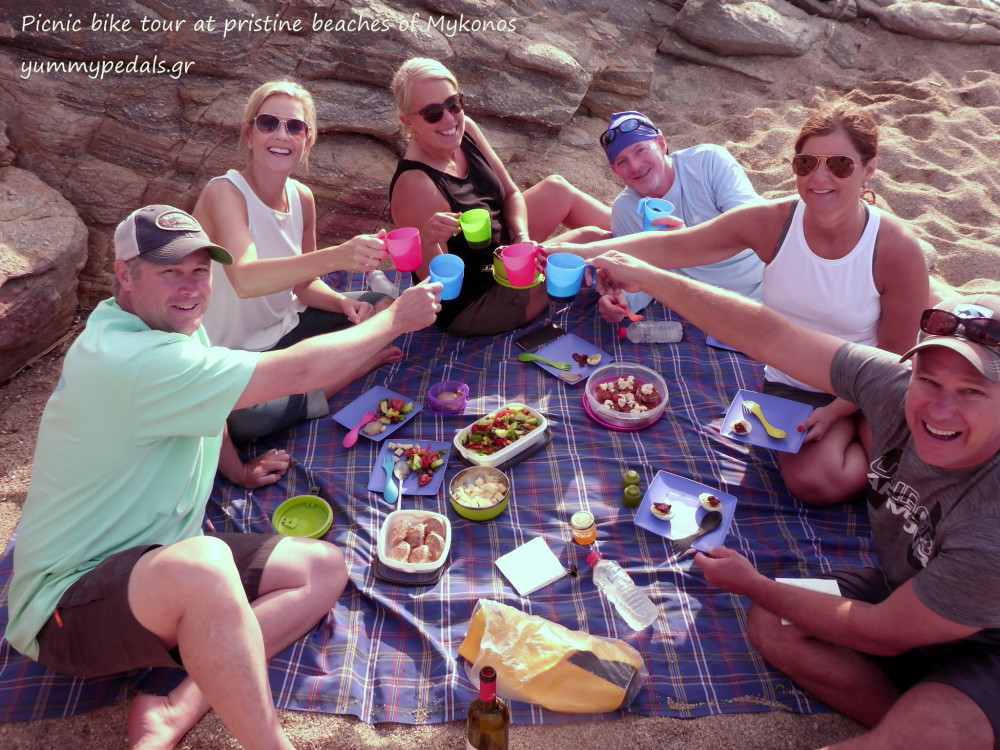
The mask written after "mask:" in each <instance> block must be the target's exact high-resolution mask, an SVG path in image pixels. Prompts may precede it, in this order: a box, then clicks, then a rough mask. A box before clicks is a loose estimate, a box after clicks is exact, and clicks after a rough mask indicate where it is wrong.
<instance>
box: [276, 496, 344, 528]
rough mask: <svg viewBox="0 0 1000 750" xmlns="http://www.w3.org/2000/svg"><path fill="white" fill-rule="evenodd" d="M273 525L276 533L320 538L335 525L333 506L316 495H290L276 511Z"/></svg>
mask: <svg viewBox="0 0 1000 750" xmlns="http://www.w3.org/2000/svg"><path fill="white" fill-rule="evenodd" d="M271 525H272V526H274V532H275V533H276V534H281V535H283V536H304V537H309V538H310V539H319V538H320V537H322V536H323V535H324V534H325V533H326V532H328V531H329V530H330V527H331V526H333V508H331V507H330V504H329V503H327V502H326V500H324V499H323V498H321V497H317V496H316V495H298V496H296V497H290V498H288V499H287V500H286V501H285V502H283V503H282V504H281V505H279V506H278V509H277V510H276V511H274V516H273V518H272V519H271Z"/></svg>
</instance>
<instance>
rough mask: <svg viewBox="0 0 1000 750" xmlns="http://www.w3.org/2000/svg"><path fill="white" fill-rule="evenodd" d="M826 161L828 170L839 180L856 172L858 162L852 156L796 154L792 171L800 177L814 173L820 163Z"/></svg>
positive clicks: (793, 158)
mask: <svg viewBox="0 0 1000 750" xmlns="http://www.w3.org/2000/svg"><path fill="white" fill-rule="evenodd" d="M821 161H823V162H826V169H827V171H828V172H829V173H830V174H832V175H833V176H834V177H836V178H837V179H838V180H843V179H846V178H848V177H850V176H851V175H852V174H854V166H855V164H857V162H855V161H854V159H852V158H851V157H850V156H821V155H820V154H796V155H795V156H793V157H792V171H793V172H795V174H797V175H798V176H799V177H805V176H806V175H807V174H812V173H813V172H815V171H816V168H817V167H819V163H820V162H821Z"/></svg>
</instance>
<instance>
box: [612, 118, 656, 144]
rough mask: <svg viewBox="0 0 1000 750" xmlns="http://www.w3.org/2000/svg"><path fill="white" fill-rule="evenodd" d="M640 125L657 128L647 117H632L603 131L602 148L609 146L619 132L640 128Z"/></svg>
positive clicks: (629, 131)
mask: <svg viewBox="0 0 1000 750" xmlns="http://www.w3.org/2000/svg"><path fill="white" fill-rule="evenodd" d="M640 125H646V126H648V127H651V128H653V130H656V126H655V125H654V124H653V123H651V122H650V121H649V120H647V119H646V118H645V117H630V118H628V119H627V120H622V121H621V122H620V123H618V124H617V125H615V126H614V127H613V128H608V129H607V130H605V131H604V132H603V133H601V148H607V147H608V144H609V143H611V142H612V141H613V140H614V139H615V138H617V137H618V134H619V133H631V132H632V131H633V130H638V128H639V126H640Z"/></svg>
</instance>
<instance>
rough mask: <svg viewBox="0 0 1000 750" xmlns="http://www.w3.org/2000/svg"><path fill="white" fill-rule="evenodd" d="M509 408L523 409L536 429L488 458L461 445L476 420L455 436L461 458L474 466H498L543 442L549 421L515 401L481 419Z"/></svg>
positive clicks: (492, 416) (456, 446)
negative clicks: (534, 423) (534, 421)
mask: <svg viewBox="0 0 1000 750" xmlns="http://www.w3.org/2000/svg"><path fill="white" fill-rule="evenodd" d="M511 407H518V408H520V409H523V410H524V411H525V412H527V414H528V415H529V416H532V417H535V418H537V419H538V427H536V428H535V429H534V430H532V431H531V432H529V433H528V434H527V435H525V436H524V437H522V438H520V439H519V440H517V441H515V442H513V443H511V444H510V445H508V446H506V447H505V448H501V449H500V450H498V451H497V452H496V453H491V454H489V455H488V456H483V455H480V454H478V453H473V452H472V451H471V450H469V449H468V448H467V447H466V446H465V445H463V444H462V436H463V435H469V434H471V430H472V426H473V425H474V424H476V422H478V421H479V420H478V419H477V420H476V422H473V423H472V424H469V425H467V426H466V427H464V428H463V429H462V430H461V431H459V433H458V434H457V435H455V440H454V443H455V448H456V450H458V452H459V453H460V454H461V455H462V457H463V458H464V459H465V460H466V461H468V462H469V463H472V464H475V465H476V466H499V465H500V464H502V463H504V462H505V461H507V460H509V459H511V458H513V457H514V456H516V455H518V454H520V453H523V452H524V451H525V450H527V449H528V448H530V447H532V446H533V445H537V444H538V443H540V442H542V441H543V440H545V431H546V430H547V429H548V428H549V420H547V419H546V418H545V416H544V415H542V414H540V413H539V412H538V411H536V410H535V409H532V408H531V407H529V406H526V405H524V404H521V403H518V402H516V401H511V402H509V403H506V404H504V405H503V406H501V407H500V408H499V409H496V410H495V411H491V412H490V413H489V414H487V415H486V416H485V417H483V419H485V418H487V417H488V418H490V419H493V418H494V417H495V416H496V414H497V412H499V411H503V410H504V409H509V408H511Z"/></svg>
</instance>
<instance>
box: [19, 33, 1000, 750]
mask: <svg viewBox="0 0 1000 750" xmlns="http://www.w3.org/2000/svg"><path fill="white" fill-rule="evenodd" d="M838 34H840V36H838V37H836V38H834V37H831V38H830V39H829V40H828V43H829V44H831V45H833V44H838V45H839V44H843V45H846V46H848V47H852V48H853V49H854V50H855V51H856V53H857V54H858V55H859V56H860V57H861V58H862V59H863V60H864V65H865V69H864V70H861V71H859V70H858V69H841V68H839V67H838V66H835V65H833V64H831V63H830V61H829V60H828V59H824V57H823V52H822V50H820V49H816V50H814V51H813V52H811V53H810V54H809V55H807V56H806V57H805V58H799V59H795V60H778V59H769V60H763V61H753V62H748V63H747V69H748V70H750V71H751V72H753V73H754V74H755V76H757V77H749V76H745V75H740V74H738V73H733V72H726V71H720V70H717V69H714V68H707V67H703V66H698V65H692V64H686V63H679V62H677V61H676V60H674V59H672V58H667V57H664V56H659V57H657V60H656V64H655V65H656V68H655V71H654V77H653V92H654V94H655V95H651V96H650V97H648V98H646V99H645V100H639V101H635V102H634V103H633V104H632V106H634V107H635V108H636V109H640V110H643V111H645V112H646V113H648V114H649V115H651V116H652V117H653V119H654V120H656V121H658V122H659V123H660V125H661V126H662V128H663V130H664V132H665V134H666V135H667V139H668V143H669V144H670V145H671V147H672V148H674V149H677V148H683V147H685V146H690V145H694V144H697V143H701V142H714V143H721V144H723V145H725V146H727V147H728V148H729V149H730V150H731V151H732V152H733V154H734V155H735V156H736V157H737V159H738V160H739V161H740V162H741V163H742V164H743V165H744V166H745V167H746V169H747V171H748V173H749V174H750V177H751V180H752V182H753V183H754V185H755V186H756V187H757V188H758V190H759V192H761V193H762V194H763V195H765V196H766V197H775V196H779V195H785V194H788V193H790V192H791V191H792V190H793V189H794V181H793V179H792V176H791V172H790V170H789V168H788V161H789V156H788V155H789V153H790V151H791V147H792V143H793V141H794V138H795V135H796V133H797V130H798V127H799V126H800V125H801V123H802V121H803V120H804V119H805V116H806V114H807V112H808V110H809V109H810V108H811V107H812V106H815V105H816V104H819V103H821V102H824V101H829V100H833V99H836V98H838V97H840V96H847V97H848V98H850V99H852V100H853V101H856V102H859V103H862V104H864V105H866V106H868V107H869V108H870V110H871V111H872V113H873V114H874V115H875V116H876V118H877V119H878V121H879V122H880V124H881V126H882V145H881V148H880V159H881V163H880V169H879V172H878V174H877V175H876V178H875V180H874V181H873V187H874V189H875V191H876V192H877V193H878V194H879V203H880V205H882V206H884V207H885V208H887V209H889V210H891V211H893V212H895V213H896V214H898V215H899V216H901V217H903V218H904V219H907V220H908V221H909V222H910V225H911V226H912V227H913V228H914V230H915V231H916V232H917V234H918V236H920V237H921V239H923V240H926V241H927V242H928V243H929V244H930V245H931V246H933V248H934V250H935V251H936V253H937V255H938V258H937V262H936V272H937V273H939V274H940V276H941V277H942V278H943V279H944V280H946V281H947V282H948V283H950V284H952V285H954V286H957V287H961V289H962V290H963V291H987V290H991V291H997V290H998V289H1000V281H998V274H997V271H996V269H997V268H998V267H1000V266H998V257H997V255H998V253H1000V221H998V213H1000V209H998V205H1000V177H998V175H997V172H996V170H995V169H993V167H994V165H995V164H996V163H997V160H998V159H997V157H998V151H1000V140H998V139H997V138H996V135H995V133H996V128H997V126H998V125H1000V106H998V102H1000V74H998V73H996V72H995V71H998V70H1000V51H998V50H997V49H996V48H988V47H972V46H963V45H941V44H935V43H930V42H921V41H918V40H913V39H909V38H906V37H901V36H898V35H893V34H889V33H887V32H885V31H883V30H881V29H878V28H877V27H876V26H875V25H874V24H860V23H859V24H852V25H851V26H850V27H842V28H839V29H838ZM767 77H770V78H771V79H773V82H770V83H769V82H764V81H762V80H760V79H761V78H767ZM586 109H587V108H586V107H584V108H582V109H581V111H580V113H578V115H577V117H575V118H574V120H573V121H572V122H571V123H570V124H569V125H568V126H567V127H566V128H564V129H563V130H562V132H561V133H559V134H558V135H556V136H553V137H552V138H549V139H547V140H545V139H543V140H541V141H538V142H536V145H534V146H532V148H533V149H534V150H533V151H532V152H531V153H530V154H528V155H524V154H521V155H520V156H519V157H518V155H517V154H514V153H511V151H512V149H505V148H504V143H503V141H504V138H503V137H502V136H501V135H499V134H498V136H497V138H496V143H497V145H498V147H499V150H500V152H501V154H502V155H504V156H505V158H506V157H511V158H510V164H511V171H512V173H513V174H514V176H515V178H516V179H517V180H518V181H519V182H520V183H521V184H522V185H525V186H526V185H528V184H531V183H532V182H534V181H535V180H537V179H540V178H541V177H543V176H545V175H546V174H549V173H553V172H558V173H562V174H564V175H567V176H568V177H570V178H571V179H572V180H573V181H574V182H576V183H577V184H579V185H581V186H582V187H584V188H585V189H587V190H588V191H590V192H591V193H593V194H594V195H597V196H599V197H601V198H602V199H605V200H610V199H611V198H612V197H613V196H614V195H615V194H616V193H617V191H618V186H617V185H616V183H615V181H614V179H613V178H612V177H611V175H610V174H609V172H608V170H607V167H606V162H605V161H604V160H603V154H601V152H600V151H599V149H597V147H596V136H597V134H598V133H599V132H600V131H601V129H602V127H603V120H601V119H598V118H597V117H590V116H588V112H587V111H586ZM487 132H489V130H487ZM528 157H530V158H528ZM64 349H65V346H61V347H59V348H58V349H57V350H56V351H54V352H53V353H52V354H51V355H49V356H47V357H46V358H44V359H43V360H41V361H39V362H38V363H36V364H35V365H34V366H33V367H32V368H30V369H29V370H27V371H25V372H24V373H23V374H21V375H20V376H18V377H17V378H15V379H14V380H12V381H11V382H9V383H7V384H6V385H3V386H2V387H0V544H3V545H6V543H7V541H8V540H9V538H10V535H11V533H12V531H13V529H14V527H15V525H16V524H17V521H18V519H19V517H20V509H21V506H22V504H23V502H24V499H25V496H26V493H27V489H28V482H29V478H30V474H31V465H32V452H33V445H34V440H35V435H36V432H37V425H38V420H39V418H40V415H41V412H42V408H43V406H44V403H45V400H46V399H47V398H48V395H49V393H51V391H52V388H53V387H54V385H55V383H56V381H57V379H58V373H59V369H60V367H61V362H62V355H63V354H64ZM126 708H127V706H126V705H125V704H121V705H116V706H110V707H107V708H104V709H101V710H98V711H94V712H92V713H90V714H88V715H86V716H82V717H76V718H70V719H59V720H46V721H36V722H25V723H17V724H7V725H2V726H0V747H3V748H7V749H10V750H13V749H15V748H50V747H51V748H119V747H124V745H125V711H126ZM281 716H282V721H283V722H284V724H285V726H286V728H287V731H288V734H289V736H290V737H291V738H292V741H293V743H294V744H295V745H296V747H299V748H366V749H373V748H410V747H414V746H422V747H428V746H437V747H448V746H450V747H461V746H462V742H463V740H462V734H463V728H464V725H463V724H461V723H456V724H450V725H435V726H421V727H412V726H401V725H377V726H369V725H366V724H363V723H361V722H359V721H357V720H355V719H353V718H345V717H337V716H328V715H317V714H302V713H297V712H282V715H281ZM860 731H861V728H860V727H859V726H858V725H857V724H854V723H853V722H851V721H849V720H847V719H846V718H844V717H841V716H839V715H836V714H827V715H807V716H797V715H791V714H788V713H786V712H784V711H773V712H770V713H764V714H755V715H730V716H720V717H711V718H704V719H697V720H686V721H685V720H676V719H656V718H643V717H635V716H629V717H627V718H625V719H623V720H621V721H616V722H604V723H599V724H593V723H588V724H573V725H564V726H554V727H525V726H516V727H514V728H513V730H512V733H511V747H512V748H527V747H532V748H569V747H574V748H577V749H578V750H586V749H587V748H601V750H606V748H608V747H615V746H620V747H628V748H657V749H663V750H667V749H669V748H685V749H686V750H689V749H691V748H717V749H718V750H722V749H723V748H740V749H741V750H742V749H744V748H758V749H762V748H812V747H820V746H824V745H826V744H829V743H833V742H836V741H838V740H841V739H844V738H847V737H851V736H854V735H856V734H858V733H859V732H860ZM180 747H182V748H187V749H189V750H207V749H209V748H231V747H237V745H236V744H235V742H234V741H233V740H232V738H231V737H230V736H229V734H228V732H227V731H226V730H225V728H224V727H223V726H222V724H221V723H220V722H219V721H218V719H217V718H216V717H215V716H214V715H213V714H209V716H208V717H206V718H205V719H204V720H203V721H202V722H201V723H200V724H199V725H198V726H197V727H196V728H195V729H194V730H193V731H192V732H191V733H190V734H189V735H188V737H187V738H186V739H185V740H184V741H183V743H182V744H181V746H180Z"/></svg>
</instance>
